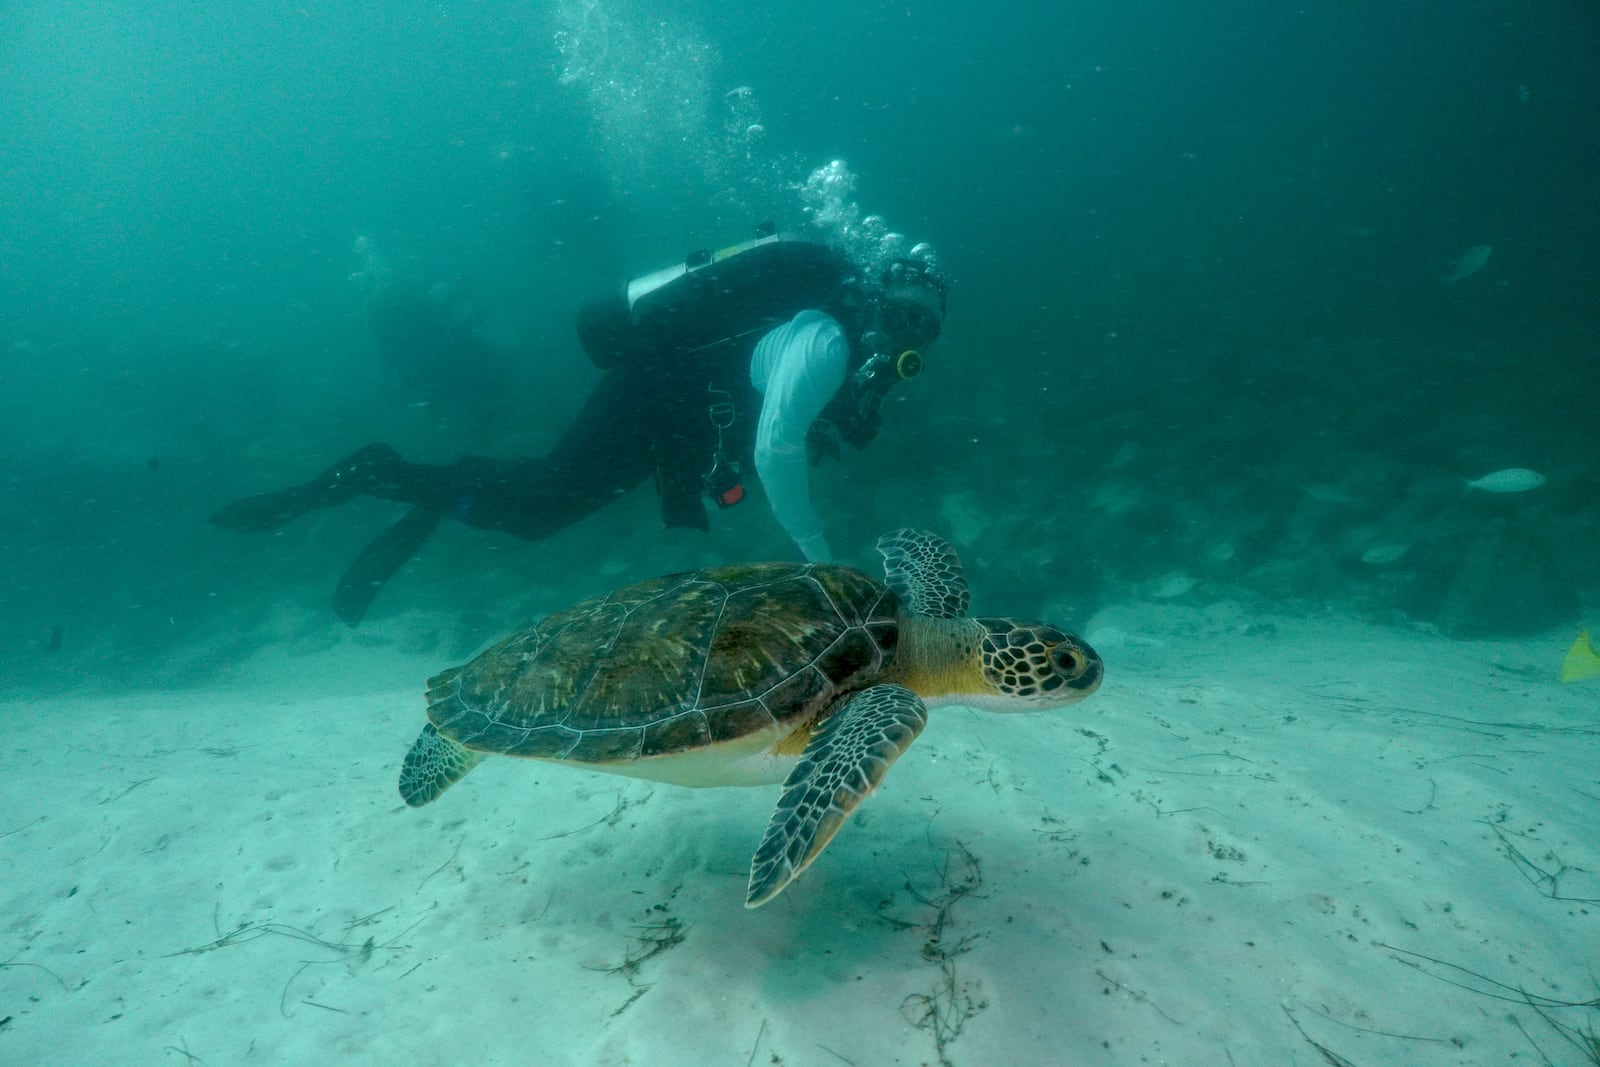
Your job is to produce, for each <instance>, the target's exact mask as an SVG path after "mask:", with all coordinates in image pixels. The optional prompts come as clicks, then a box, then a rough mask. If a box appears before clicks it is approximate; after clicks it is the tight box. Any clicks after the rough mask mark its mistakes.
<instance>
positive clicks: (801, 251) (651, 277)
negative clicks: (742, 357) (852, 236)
mask: <svg viewBox="0 0 1600 1067" xmlns="http://www.w3.org/2000/svg"><path fill="white" fill-rule="evenodd" d="M854 275H855V271H854V270H853V269H852V268H851V267H850V265H849V263H848V262H847V261H846V260H845V258H844V257H843V256H842V255H841V254H839V253H838V252H836V251H834V250H833V249H831V248H829V247H828V246H827V245H823V244H818V243H816V242H814V241H806V240H802V239H800V238H798V237H795V236H793V235H792V234H786V233H779V232H777V230H776V229H775V228H774V227H773V225H772V224H771V223H764V224H762V225H761V226H759V227H757V229H756V236H755V237H754V238H752V239H751V240H748V241H744V242H741V243H739V244H736V245H732V246H730V247H728V248H724V249H720V250H718V251H715V252H707V251H701V252H693V253H690V254H689V255H688V256H686V257H684V259H683V260H682V261H681V262H679V263H674V264H672V265H671V266H669V267H663V268H662V269H661V270H657V271H652V272H650V273H649V274H643V275H640V276H639V277H637V278H633V279H631V280H629V281H627V282H625V283H623V285H622V286H621V287H620V288H618V289H613V290H611V291H610V292H608V293H604V294H601V295H599V296H596V297H591V298H590V299H588V300H586V301H584V303H583V305H582V306H581V307H580V308H579V310H578V338H579V340H580V341H582V343H583V350H584V352H585V353H587V354H588V356H589V359H590V360H591V361H592V362H593V363H594V365H595V366H596V367H598V368H600V369H601V370H612V369H615V368H619V367H627V366H629V365H631V364H635V363H637V362H638V361H640V360H641V359H647V358H649V357H650V356H651V355H659V356H663V357H666V358H669V359H670V358H676V357H681V356H685V355H691V354H693V353H696V352H701V351H703V350H705V349H709V348H715V347H717V346H719V345H722V344H727V343H732V342H735V341H738V340H739V339H741V338H745V337H749V336H751V335H752V334H757V333H763V332H765V331H766V330H769V329H771V328H772V327H773V326H776V325H777V324H778V323H780V322H786V321H788V320H789V319H791V318H793V317H794V316H795V315H796V314H798V313H799V312H801V311H803V310H805V309H806V308H816V307H824V306H827V305H830V304H832V303H834V302H835V301H837V300H838V298H839V294H840V291H841V288H842V287H843V286H844V285H845V283H846V282H847V281H848V280H849V279H851V278H852V277H854Z"/></svg>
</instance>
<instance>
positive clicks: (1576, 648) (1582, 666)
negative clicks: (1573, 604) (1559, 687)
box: [1561, 630, 1600, 682]
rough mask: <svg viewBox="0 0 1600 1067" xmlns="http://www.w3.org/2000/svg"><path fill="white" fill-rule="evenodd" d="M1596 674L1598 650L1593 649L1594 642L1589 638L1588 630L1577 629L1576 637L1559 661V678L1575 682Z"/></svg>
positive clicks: (1599, 662)
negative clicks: (1563, 658)
mask: <svg viewBox="0 0 1600 1067" xmlns="http://www.w3.org/2000/svg"><path fill="white" fill-rule="evenodd" d="M1597 674H1600V652H1596V651H1595V647H1594V642H1593V641H1591V640H1589V631H1588V630H1579V631H1578V639H1577V640H1576V641H1574V642H1572V647H1571V648H1569V649H1567V658H1566V659H1565V660H1563V661H1562V662H1561V680H1562V681H1563V682H1576V681H1578V680H1579V679H1581V678H1593V677H1594V676H1595V675H1597Z"/></svg>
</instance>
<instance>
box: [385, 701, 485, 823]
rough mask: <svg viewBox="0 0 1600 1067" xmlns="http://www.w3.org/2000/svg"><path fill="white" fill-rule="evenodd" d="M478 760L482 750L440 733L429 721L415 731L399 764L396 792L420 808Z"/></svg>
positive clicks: (463, 774) (410, 803) (481, 757)
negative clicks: (457, 741) (414, 741)
mask: <svg viewBox="0 0 1600 1067" xmlns="http://www.w3.org/2000/svg"><path fill="white" fill-rule="evenodd" d="M482 761H483V753H481V752H473V751H472V750H471V749H469V748H467V747H466V746H465V745H461V744H457V743H456V742H454V741H452V740H450V739H449V738H448V737H441V736H440V735H439V731H438V730H436V729H434V727H433V723H431V722H430V723H429V724H428V725H426V726H424V727H423V728H422V733H420V734H418V735H417V741H416V744H414V745H412V746H411V751H410V752H407V753H406V760H405V763H403V764H401V766H400V796H401V797H402V798H403V799H404V800H405V802H406V803H407V804H409V805H411V806H412V807H413V808H420V807H421V806H422V805H424V804H426V803H428V802H429V801H432V800H437V799H439V794H440V793H443V792H444V791H445V790H446V789H449V788H450V787H451V786H453V785H455V784H456V782H458V781H460V780H461V779H462V778H463V777H464V776H465V775H466V773H467V772H468V771H470V770H472V768H474V767H476V766H477V765H478V764H479V763H480V762H482Z"/></svg>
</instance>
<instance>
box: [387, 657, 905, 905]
mask: <svg viewBox="0 0 1600 1067" xmlns="http://www.w3.org/2000/svg"><path fill="white" fill-rule="evenodd" d="M927 722H928V712H927V709H926V708H924V707H923V706H922V701H920V700H918V699H917V697H916V694H915V693H913V692H911V690H909V689H906V688H903V687H902V686H898V685H875V686H873V687H872V688H871V689H865V690H862V691H861V692H859V693H855V694H853V695H851V696H850V697H849V698H848V699H846V700H845V702H844V703H843V704H842V705H841V706H839V707H838V708H837V709H836V710H835V711H834V712H833V714H831V715H829V716H828V717H827V718H826V719H825V720H823V722H822V725H820V726H819V727H817V729H816V732H815V733H813V734H812V735H811V740H810V741H809V742H808V743H807V744H806V748H805V751H804V752H803V753H801V755H800V761H799V762H798V763H796V764H795V767H794V770H793V771H791V772H789V779H788V781H786V782H784V783H783V795H782V796H780V797H779V798H778V806H777V808H775V809H774V810H773V812H772V821H771V822H769V823H768V824H767V833H766V836H765V837H763V838H762V839H761V846H760V847H759V848H757V849H756V854H755V857H754V858H753V859H752V860H751V861H750V889H749V892H748V893H746V895H745V900H744V906H745V907H747V908H759V907H760V906H761V905H763V904H765V903H766V902H767V901H769V900H771V899H772V898H773V897H775V896H777V895H778V894H779V893H781V892H783V889H784V887H785V886H787V885H788V884H789V883H790V882H792V881H794V880H795V878H797V877H798V876H799V875H800V872H801V871H803V870H805V869H806V868H807V867H809V866H810V865H811V861H812V860H814V859H816V858H817V856H818V855H820V854H821V852H822V850H823V849H825V848H827V847H828V842H829V841H832V840H833V835H834V834H836V833H838V832H839V828H840V827H841V826H843V825H844V821H845V820H846V819H848V818H849V817H850V813H851V812H853V811H855V810H856V807H857V805H859V804H860V803H861V800H862V798H863V797H865V796H866V795H867V794H868V793H870V792H872V791H873V790H874V789H876V788H877V787H878V784H879V783H880V782H882V781H883V776H884V775H885V774H886V773H887V772H888V770H889V764H891V763H893V762H894V761H895V760H896V759H898V758H899V757H900V753H902V752H904V751H905V750H906V749H907V748H908V747H909V746H910V745H911V742H913V741H915V740H916V739H917V735H918V734H920V733H921V732H922V728H923V726H925V725H927ZM419 743H420V742H419Z"/></svg>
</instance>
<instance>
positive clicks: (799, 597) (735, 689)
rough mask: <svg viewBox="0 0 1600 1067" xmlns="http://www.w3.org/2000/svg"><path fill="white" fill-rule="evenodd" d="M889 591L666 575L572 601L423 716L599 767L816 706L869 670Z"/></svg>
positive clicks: (466, 674) (438, 690)
mask: <svg viewBox="0 0 1600 1067" xmlns="http://www.w3.org/2000/svg"><path fill="white" fill-rule="evenodd" d="M896 609H897V604H896V600H895V596H894V594H893V593H891V592H890V591H889V590H888V589H887V588H886V587H884V586H883V585H882V584H881V583H879V582H876V581H874V580H873V579H871V578H869V577H868V576H867V575H865V574H862V573H861V572H860V571H857V570H853V569H851V568H848V567H840V566H834V565H830V564H804V565H798V564H784V563H765V564H747V565H742V566H732V567H714V568H710V569H708V570H704V571H695V572H692V573H686V574H675V575H668V576H666V577H663V578H657V579H653V580H651V581H646V582H640V583H638V584H636V585H630V586H627V587H625V588H623V589H619V590H617V591H615V592H613V593H608V594H606V595H604V596H599V597H595V598H592V599H590V600H586V601H583V602H582V603H580V604H576V605H574V606H573V607H571V608H568V609H566V610H565V611H561V612H557V613H556V614H554V615H551V616H550V617H548V618H546V619H545V620H543V621H542V622H540V623H538V624H536V625H534V626H530V627H528V628H526V629H524V630H521V631H519V632H517V633H515V634H513V635H511V636H510V637H508V638H506V639H505V640H504V641H501V642H500V643H499V644H497V645H495V646H493V647H492V648H490V649H488V650H487V651H485V652H483V653H481V654H480V655H478V656H477V657H476V658H475V659H473V660H472V661H471V662H470V663H468V664H466V665H465V666H463V667H459V668H454V669H452V670H449V671H445V672H444V673H442V674H440V675H438V676H437V677H436V678H434V679H432V680H430V682H429V686H428V718H429V719H430V720H431V721H432V722H433V724H434V726H435V727H436V728H437V729H438V730H439V732H440V733H442V734H444V735H445V736H447V737H450V738H453V739H454V740H456V741H458V742H460V743H461V744H463V745H465V746H467V747H468V748H471V749H476V750H478V751H482V752H494V753H502V754H505V755H511V756H528V757H537V758H543V759H560V760H573V761H578V762H584V763H608V762H617V761H627V760H633V759H639V758H643V757H647V756H658V755H669V754H671V753H674V752H685V751H690V750H693V749H697V748H701V747H705V746H707V745H711V744H715V743H717V742H720V741H726V740H730V739H733V738H737V737H743V736H745V735H747V734H750V733H752V732H755V731H759V730H763V729H768V728H771V727H774V726H777V725H782V724H788V723H791V722H798V721H800V720H802V719H804V718H806V717H808V716H810V715H814V714H815V713H816V712H817V711H818V710H820V709H821V708H822V707H823V706H825V705H826V704H827V703H829V702H830V701H832V699H833V698H834V697H835V696H837V695H838V694H839V693H840V692H843V691H846V690H852V689H858V688H861V687H862V686H864V685H866V684H869V683H870V681H871V680H872V679H873V678H875V677H877V676H878V675H879V674H880V673H881V672H882V670H883V668H884V666H885V665H886V664H887V663H888V662H889V660H890V659H891V658H892V656H893V654H894V649H895V644H896V640H897V638H898V635H899V628H898V623H897V621H896Z"/></svg>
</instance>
